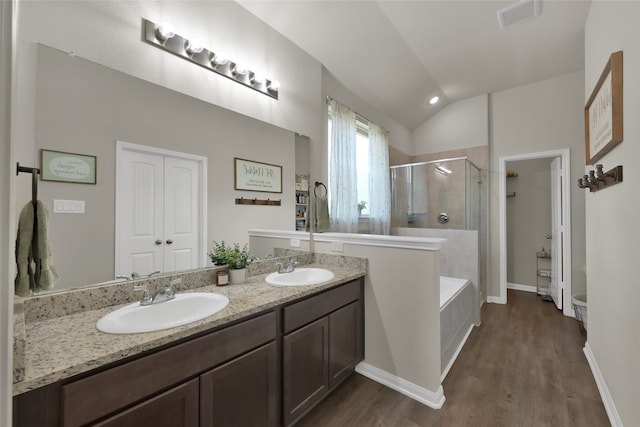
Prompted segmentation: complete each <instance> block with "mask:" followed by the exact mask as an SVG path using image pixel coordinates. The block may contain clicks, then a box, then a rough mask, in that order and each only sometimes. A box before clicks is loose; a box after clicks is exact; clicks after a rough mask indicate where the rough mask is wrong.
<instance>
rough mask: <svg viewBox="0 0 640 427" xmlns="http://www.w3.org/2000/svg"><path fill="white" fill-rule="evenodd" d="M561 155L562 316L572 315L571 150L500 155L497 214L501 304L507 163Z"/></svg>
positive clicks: (504, 283)
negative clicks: (562, 231)
mask: <svg viewBox="0 0 640 427" xmlns="http://www.w3.org/2000/svg"><path fill="white" fill-rule="evenodd" d="M553 157H560V159H561V162H562V171H563V174H564V179H563V180H562V194H563V196H564V197H562V223H563V224H565V238H564V239H563V242H562V251H563V259H562V268H563V270H564V278H565V280H564V284H563V290H564V298H563V309H562V312H563V313H564V315H565V316H574V314H573V306H572V304H571V186H570V184H569V183H570V181H571V179H570V177H571V169H570V164H571V157H570V150H569V149H568V148H564V149H561V150H551V151H542V152H539V153H527V154H516V155H511V156H500V157H499V158H498V163H499V172H498V173H499V175H498V176H499V177H500V178H499V179H500V182H499V184H500V185H499V197H498V198H499V207H500V208H499V216H500V230H499V234H500V296H499V297H498V298H499V300H498V301H497V302H498V303H500V304H506V303H507V163H508V162H513V161H518V160H534V159H544V158H553Z"/></svg>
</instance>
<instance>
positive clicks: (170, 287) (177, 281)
mask: <svg viewBox="0 0 640 427" xmlns="http://www.w3.org/2000/svg"><path fill="white" fill-rule="evenodd" d="M180 283H182V277H178V278H177V279H173V280H172V281H170V282H169V284H168V285H167V290H168V291H169V292H171V293H175V292H176V286H178V285H179V284H180Z"/></svg>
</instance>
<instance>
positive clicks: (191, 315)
mask: <svg viewBox="0 0 640 427" xmlns="http://www.w3.org/2000/svg"><path fill="white" fill-rule="evenodd" d="M227 304H229V298H227V297H226V296H224V295H219V294H210V293H199V292H194V293H184V294H178V295H176V297H175V299H172V300H170V301H165V302H161V303H157V304H152V305H147V306H142V305H140V303H139V302H135V303H133V304H129V305H127V306H124V307H122V308H119V309H118V310H115V311H112V312H111V313H109V314H107V315H105V316H103V317H101V318H100V320H98V323H97V324H96V327H97V328H98V329H99V330H100V331H102V332H108V333H110V334H135V333H139V332H152V331H160V330H162V329H169V328H174V327H176V326H181V325H186V324H187V323H191V322H196V321H198V320H202V319H204V318H205V317H209V316H211V315H212V314H215V313H217V312H218V311H220V310H222V309H223V308H225V307H226V306H227Z"/></svg>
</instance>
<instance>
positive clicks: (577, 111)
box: [488, 71, 586, 297]
mask: <svg viewBox="0 0 640 427" xmlns="http://www.w3.org/2000/svg"><path fill="white" fill-rule="evenodd" d="M583 92H584V73H583V72H582V71H580V72H576V73H571V74H565V75H563V76H560V77H555V78H552V79H548V80H544V81H540V82H536V83H532V84H529V85H524V86H519V87H516V88H513V89H508V90H505V91H502V92H496V93H494V94H492V95H491V100H490V120H491V124H490V129H491V130H490V132H491V139H490V141H491V142H490V144H489V165H490V166H489V171H490V178H489V184H490V188H489V230H490V232H489V245H490V252H489V253H490V257H489V259H490V260H489V263H490V270H489V282H488V283H489V290H488V295H489V297H491V296H493V297H497V296H498V295H500V280H499V278H500V245H499V240H500V236H499V233H498V230H499V224H500V215H499V199H498V197H499V182H500V179H502V177H500V176H498V169H499V158H500V157H501V156H510V155H518V154H527V153H536V152H542V151H548V150H558V149H563V148H570V150H571V171H570V176H569V179H570V180H571V182H575V181H574V176H575V175H576V173H577V174H578V176H580V175H582V168H583V166H584V122H583V107H584V98H583ZM576 171H577V172H576ZM576 178H577V176H576ZM570 197H571V227H572V233H571V238H572V240H571V251H572V252H571V277H572V292H573V293H584V291H585V289H586V286H585V283H586V278H585V267H584V266H585V260H584V259H585V248H584V227H585V226H584V198H585V191H584V190H582V189H579V188H578V187H577V186H576V185H572V186H571V196H570Z"/></svg>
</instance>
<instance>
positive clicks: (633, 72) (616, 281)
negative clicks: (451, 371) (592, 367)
mask: <svg viewBox="0 0 640 427" xmlns="http://www.w3.org/2000/svg"><path fill="white" fill-rule="evenodd" d="M638 17H640V3H639V2H599V1H597V2H593V3H592V4H591V9H590V12H589V17H588V18H587V25H586V30H585V84H584V87H583V88H582V89H583V91H582V92H581V95H582V98H581V101H582V102H583V103H585V104H586V101H587V99H588V98H589V96H590V95H591V92H592V91H593V88H594V87H595V85H596V82H597V81H598V78H599V77H600V73H602V70H603V68H604V66H605V64H606V63H607V61H608V60H609V56H610V55H611V53H612V52H615V51H618V50H622V51H623V52H624V53H623V55H624V58H623V62H624V65H623V76H624V86H623V87H624V94H623V99H624V107H623V110H624V140H623V141H622V142H621V143H620V144H619V145H618V146H617V147H616V148H614V149H613V151H611V152H610V153H609V154H607V155H606V156H604V157H603V158H602V159H601V160H600V161H599V163H602V164H604V166H605V170H609V169H611V168H613V167H614V166H616V165H622V166H623V167H624V182H623V183H621V184H618V185H616V186H614V187H611V188H608V189H606V190H601V191H598V192H597V193H591V194H590V193H586V195H585V199H586V209H585V210H586V234H587V242H586V244H587V259H586V270H587V292H588V323H589V326H588V336H587V343H588V346H589V349H590V351H591V352H592V354H593V357H594V359H595V360H594V361H595V363H596V365H597V366H598V367H599V370H600V375H601V377H600V384H599V385H601V386H604V387H605V390H606V392H607V393H606V394H605V403H606V404H608V408H607V409H608V410H609V411H608V412H609V413H610V414H611V413H612V412H613V413H614V414H615V415H617V416H619V418H618V417H615V418H614V420H615V421H616V422H615V424H613V425H619V426H622V425H625V426H637V425H640V405H638V384H639V383H640V362H639V361H638V354H640V334H639V333H638V326H640V309H639V308H638V301H640V286H638V261H639V260H640V257H639V256H638V242H640V227H639V226H638V210H639V209H640V197H639V194H640V191H639V190H638V182H640V166H639V165H640V122H639V121H638V116H639V115H640V97H639V96H638V94H640V79H638V76H639V75H640V49H639V48H638V40H640V26H638ZM581 161H582V162H583V165H584V157H583V158H582V159H581ZM589 169H593V166H588V167H585V168H582V167H581V168H579V169H576V174H582V173H586V172H583V171H588V170H589ZM580 191H583V192H584V190H580Z"/></svg>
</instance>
